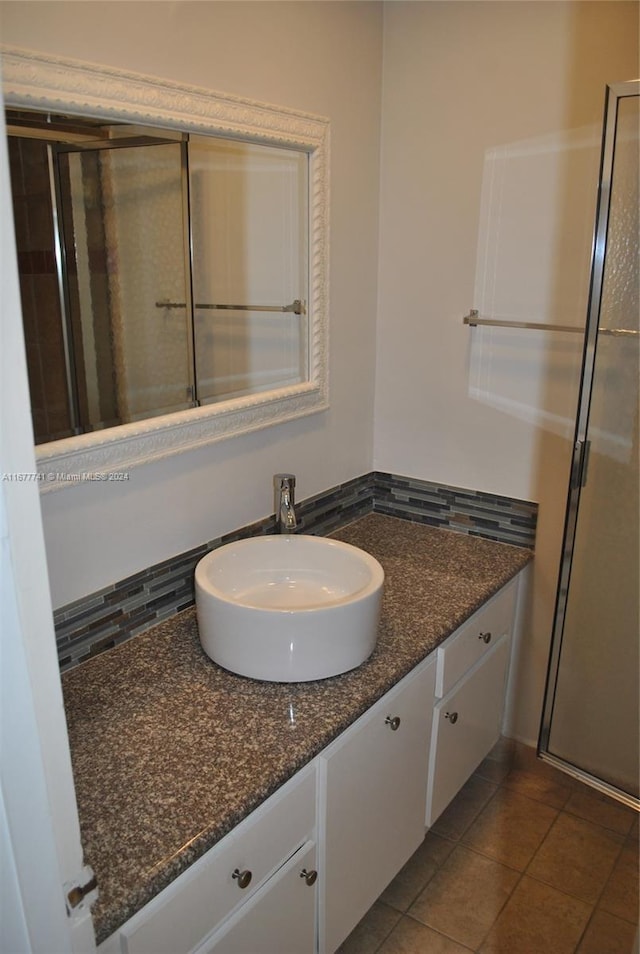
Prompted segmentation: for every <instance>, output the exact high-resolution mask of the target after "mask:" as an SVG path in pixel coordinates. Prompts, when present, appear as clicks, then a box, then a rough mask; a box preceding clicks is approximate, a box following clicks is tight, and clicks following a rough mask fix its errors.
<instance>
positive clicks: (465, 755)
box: [427, 636, 509, 826]
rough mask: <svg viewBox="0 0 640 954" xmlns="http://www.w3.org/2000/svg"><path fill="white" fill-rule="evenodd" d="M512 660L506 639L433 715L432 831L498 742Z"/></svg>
mask: <svg viewBox="0 0 640 954" xmlns="http://www.w3.org/2000/svg"><path fill="white" fill-rule="evenodd" d="M508 660H509V636H503V637H502V638H501V639H500V640H499V641H498V642H497V643H496V645H495V646H494V647H493V649H492V650H490V652H488V653H487V654H486V656H484V657H483V658H482V659H481V661H480V662H479V663H478V664H477V665H476V666H474V668H473V669H471V670H470V671H469V672H468V673H467V675H466V676H465V677H464V679H461V680H460V681H459V682H458V683H457V684H456V685H455V686H454V688H453V689H452V690H451V692H449V693H448V694H447V695H446V696H445V697H444V699H441V700H440V701H439V702H438V704H437V705H436V707H435V709H434V714H433V735H432V741H431V764H430V771H429V791H428V796H427V826H431V825H432V824H433V823H434V821H435V820H436V819H437V818H438V816H439V815H440V814H441V813H442V812H443V811H444V809H445V808H446V807H447V805H448V804H449V802H450V801H451V799H452V798H453V797H454V796H455V795H457V793H458V792H459V791H460V789H461V788H462V786H463V785H464V783H465V782H466V781H467V779H468V778H469V776H470V775H471V773H472V772H473V771H474V769H476V768H477V767H478V765H479V764H480V762H481V761H482V759H483V758H484V757H485V755H487V753H488V752H489V751H490V750H491V748H492V747H493V746H494V745H495V743H496V742H497V740H498V737H499V735H500V728H501V724H502V713H503V709H504V689H505V679H506V672H507V662H508Z"/></svg>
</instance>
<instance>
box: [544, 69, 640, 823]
mask: <svg viewBox="0 0 640 954" xmlns="http://www.w3.org/2000/svg"><path fill="white" fill-rule="evenodd" d="M634 96H636V97H637V96H640V80H631V81H629V82H626V83H613V84H611V85H609V86H607V93H606V98H605V111H604V123H603V134H602V152H601V159H600V179H599V188H598V199H597V206H596V219H595V230H594V238H593V247H592V255H591V280H590V287H589V299H588V305H587V324H586V329H585V340H584V349H583V358H582V375H581V381H580V391H579V397H578V414H577V419H576V428H575V435H574V445H573V459H572V465H571V475H570V478H569V492H568V499H567V509H566V516H565V526H564V535H563V541H562V562H561V566H560V573H559V579H558V590H557V595H556V607H555V613H554V624H553V632H552V637H551V651H550V657H549V667H548V670H547V680H546V685H545V692H544V702H543V711H542V719H541V724H540V735H539V739H538V755H539V756H540V757H541V758H542V759H543V760H544V761H545V762H549V763H551V764H552V765H555V766H556V767H557V768H559V769H561V770H562V771H564V772H566V773H567V774H569V775H571V776H573V777H574V778H577V779H580V780H581V781H583V782H585V783H586V784H588V785H590V786H591V787H592V788H595V789H597V790H598V791H600V792H604V793H606V794H608V795H611V796H612V797H613V798H615V799H617V800H618V801H620V802H623V803H624V804H626V805H629V806H630V807H632V808H635V809H636V810H640V801H639V800H638V799H636V798H634V797H633V796H632V795H629V794H628V793H627V792H624V791H622V790H621V789H619V788H617V787H616V786H614V785H611V784H610V783H609V782H606V781H604V780H603V779H600V778H598V777H597V776H594V775H592V774H591V773H590V772H587V771H586V770H585V769H582V768H580V767H579V766H577V765H573V764H572V763H571V762H568V761H566V760H565V759H562V758H560V757H559V756H557V755H553V753H552V752H550V751H549V741H550V734H551V721H552V716H553V709H554V704H555V694H556V688H557V682H558V672H559V668H560V654H561V649H562V639H563V634H564V622H565V615H566V610H567V601H568V596H569V586H570V580H571V565H572V558H573V548H574V544H575V537H576V530H577V523H578V510H579V506H580V495H581V491H582V487H583V486H584V485H585V483H586V476H587V467H588V458H589V440H588V427H589V412H590V408H591V390H592V385H593V376H594V368H595V359H596V349H597V342H598V330H599V324H600V306H601V300H602V287H603V281H604V268H605V262H606V252H607V235H608V228H609V210H610V205H611V184H612V176H613V164H614V158H615V140H616V131H617V125H618V106H619V103H620V101H621V100H622V99H626V98H628V97H634Z"/></svg>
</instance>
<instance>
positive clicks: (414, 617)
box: [63, 514, 532, 954]
mask: <svg viewBox="0 0 640 954" xmlns="http://www.w3.org/2000/svg"><path fill="white" fill-rule="evenodd" d="M335 536H336V537H338V538H339V539H341V540H344V541H345V542H348V543H352V544H354V545H356V546H359V547H362V548H363V549H365V550H367V551H369V552H370V553H372V554H373V555H374V556H375V557H376V558H377V559H378V560H379V561H380V563H381V564H382V565H383V567H384V570H385V593H384V601H383V609H382V618H381V622H380V630H379V636H378V643H377V646H376V649H375V650H374V652H373V654H372V656H371V657H370V658H369V659H368V660H367V661H366V662H365V663H364V664H363V665H362V666H360V667H359V668H358V669H356V670H353V671H352V672H348V673H345V674H343V675H341V676H336V677H333V678H331V679H326V680H320V681H317V682H311V683H292V684H276V683H262V682H257V681H254V680H250V679H245V678H243V677H240V676H235V675H232V674H231V673H227V672H225V671H224V670H222V669H220V668H219V667H218V666H216V665H215V664H213V663H212V662H211V661H210V660H209V659H208V658H207V657H206V656H205V655H204V653H203V652H202V649H201V648H200V645H199V641H198V635H197V630H196V623H195V614H194V611H193V610H192V609H190V610H187V611H185V612H183V613H181V614H179V616H177V617H174V618H172V619H171V620H168V621H167V622H165V623H162V624H160V625H159V626H156V627H154V628H153V629H152V630H148V631H147V632H145V633H143V634H141V635H140V636H137V637H134V638H133V639H132V640H130V641H129V642H127V643H125V644H123V645H122V646H120V647H118V648H117V649H115V650H112V651H110V652H107V653H104V654H103V655H102V656H99V657H97V658H96V659H95V660H93V661H91V662H89V663H86V664H84V665H83V666H80V667H78V668H77V669H74V670H72V671H71V672H69V673H68V674H66V675H65V677H64V679H63V688H64V695H65V705H66V708H67V719H68V724H69V737H70V743H71V750H72V759H73V765H74V776H75V781H76V790H77V797H78V805H79V813H80V820H81V825H82V834H83V845H84V849H85V857H86V861H87V863H88V864H89V865H91V866H92V868H93V869H94V871H95V873H96V876H97V880H98V889H99V900H98V902H97V904H96V905H95V907H94V909H93V916H94V923H95V927H96V934H97V939H98V942H99V943H100V948H99V950H100V952H101V954H162V952H166V954H178V952H185V954H186V952H190V951H193V952H197V954H205V952H211V954H213V952H215V954H232V952H235V954H249V952H251V954H254V952H255V954H270V952H273V954H276V952H277V954H306V952H308V954H314V952H320V954H332V952H333V951H335V950H336V948H337V947H338V946H339V944H340V943H341V942H342V941H343V940H344V938H345V937H346V935H347V934H348V933H349V932H350V931H351V930H352V928H353V927H354V926H355V925H356V923H357V922H358V920H359V919H360V918H361V917H362V916H363V914H364V913H365V912H366V910H367V909H368V908H369V907H370V905H371V904H372V903H373V902H374V901H375V899H376V898H377V897H378V895H379V894H380V893H381V891H382V890H383V889H384V888H385V886H386V885H387V884H388V883H389V881H390V880H391V879H392V878H393V877H394V876H395V874H396V873H397V872H398V871H399V869H400V868H401V867H402V865H403V864H404V863H405V862H406V861H407V860H408V858H409V857H410V856H411V854H412V853H413V851H415V849H416V848H417V847H418V845H419V844H420V842H421V841H422V839H423V837H424V833H425V828H426V827H429V826H430V825H431V824H432V823H433V821H435V819H436V818H437V817H438V815H439V814H440V813H441V812H442V811H443V810H444V808H445V807H446V805H447V804H448V803H449V801H450V800H451V799H452V798H453V797H454V796H455V794H456V793H457V791H458V790H459V789H460V787H461V786H462V785H463V784H464V782H465V781H466V779H467V778H468V777H469V775H470V774H471V773H472V772H473V771H474V769H475V768H476V766H477V765H478V764H479V762H480V761H481V760H482V759H483V758H484V756H485V755H486V754H487V752H488V751H489V749H490V748H491V747H492V745H493V744H494V742H495V741H496V739H497V737H498V735H499V733H500V728H501V722H502V713H503V706H504V695H505V682H506V676H507V669H508V663H509V653H510V641H511V637H512V633H513V627H514V619H515V607H516V597H517V589H518V574H519V572H520V570H522V569H523V568H524V566H525V565H526V564H527V563H528V562H529V560H530V559H531V556H532V554H531V552H530V551H528V550H524V549H520V548H517V547H511V546H507V545H504V544H498V543H493V542H491V541H487V540H484V539H480V538H472V537H467V536H465V535H463V534H457V533H452V532H448V531H443V530H435V529H432V528H429V527H425V526H422V525H417V524H412V523H409V522H407V521H403V520H399V519H396V518H392V517H385V516H381V515H378V514H370V515H368V516H366V517H363V518H361V519H359V520H357V521H355V522H354V523H352V524H350V525H349V526H347V527H345V528H343V529H342V530H340V531H338V532H337V533H336V534H335Z"/></svg>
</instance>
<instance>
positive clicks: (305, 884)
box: [195, 842, 318, 954]
mask: <svg viewBox="0 0 640 954" xmlns="http://www.w3.org/2000/svg"><path fill="white" fill-rule="evenodd" d="M315 861H316V846H315V844H314V843H313V842H308V843H307V844H306V845H304V846H303V847H302V848H300V850H299V851H297V852H296V853H295V855H293V857H292V858H290V859H289V861H288V862H287V863H286V864H285V865H283V866H282V868H280V870H279V871H277V872H276V873H275V874H274V875H273V876H272V877H271V878H270V879H269V880H268V881H267V883H266V884H265V885H263V886H262V888H261V889H260V890H259V891H257V892H256V894H255V896H254V897H253V898H252V899H251V900H250V901H248V902H247V903H246V904H245V905H244V906H243V907H242V908H241V909H240V911H238V912H237V914H235V915H234V916H233V917H232V918H230V920H229V921H228V922H227V924H226V925H225V926H224V927H223V928H221V929H220V930H219V931H217V932H216V934H215V935H214V936H213V937H211V938H210V939H209V941H208V942H206V943H205V944H203V945H202V946H201V947H199V948H198V950H197V951H196V952H195V954H258V952H259V954H314V951H315V937H316V917H315V914H316V897H317V893H318V887H317V882H316V876H317V873H316V870H315Z"/></svg>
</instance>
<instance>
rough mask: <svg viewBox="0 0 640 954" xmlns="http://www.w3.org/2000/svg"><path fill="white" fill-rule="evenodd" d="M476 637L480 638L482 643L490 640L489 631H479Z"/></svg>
mask: <svg viewBox="0 0 640 954" xmlns="http://www.w3.org/2000/svg"><path fill="white" fill-rule="evenodd" d="M478 639H481V640H482V642H483V643H490V642H491V633H480V635H479V636H478Z"/></svg>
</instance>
